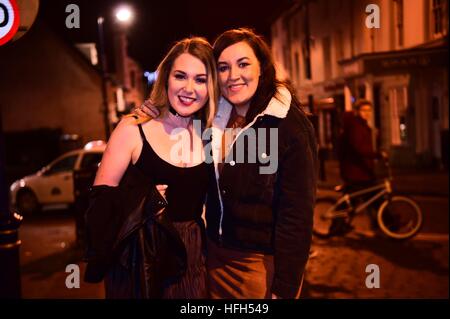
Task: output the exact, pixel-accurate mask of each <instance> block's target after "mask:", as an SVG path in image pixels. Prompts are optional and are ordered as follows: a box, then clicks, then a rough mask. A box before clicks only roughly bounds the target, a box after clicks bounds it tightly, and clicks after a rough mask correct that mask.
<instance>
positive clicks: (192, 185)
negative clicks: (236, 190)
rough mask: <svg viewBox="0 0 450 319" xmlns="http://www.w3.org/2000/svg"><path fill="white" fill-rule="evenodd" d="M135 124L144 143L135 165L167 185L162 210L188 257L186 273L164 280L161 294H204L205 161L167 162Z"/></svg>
mask: <svg viewBox="0 0 450 319" xmlns="http://www.w3.org/2000/svg"><path fill="white" fill-rule="evenodd" d="M138 127H139V132H140V134H141V138H142V143H143V145H142V151H141V154H140V156H139V159H138V160H137V162H136V163H135V166H136V167H138V168H139V169H140V170H142V171H143V172H144V173H145V174H146V175H148V177H149V180H150V182H151V183H153V184H155V185H158V184H166V185H168V187H167V190H166V198H167V202H168V206H167V208H166V211H165V213H166V214H167V216H168V217H169V219H170V220H171V221H172V222H173V224H174V226H175V228H176V229H177V231H178V233H179V235H180V238H181V240H182V241H183V243H184V245H185V247H186V252H187V257H188V266H187V271H186V274H185V275H184V276H183V277H182V278H181V279H178V280H177V281H172V282H168V283H167V284H166V287H165V289H164V294H163V298H168V299H174V298H176V299H185V298H186V299H193V298H207V296H208V294H207V290H206V267H205V247H206V244H205V227H204V223H203V219H202V218H201V216H202V212H203V204H204V201H205V197H206V192H207V188H208V187H207V184H208V170H209V168H208V164H206V163H205V162H203V163H201V164H199V165H196V166H193V167H187V168H181V167H177V166H174V165H172V164H170V163H168V162H166V161H165V160H163V159H162V158H160V157H159V156H158V154H156V152H155V151H154V150H153V148H152V147H151V145H150V143H149V142H148V141H147V138H146V136H145V134H144V131H143V129H142V126H141V125H140V124H139V125H138Z"/></svg>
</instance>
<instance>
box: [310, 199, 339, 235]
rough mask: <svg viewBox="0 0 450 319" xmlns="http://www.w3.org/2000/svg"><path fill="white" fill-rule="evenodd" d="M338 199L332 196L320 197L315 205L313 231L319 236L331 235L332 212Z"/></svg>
mask: <svg viewBox="0 0 450 319" xmlns="http://www.w3.org/2000/svg"><path fill="white" fill-rule="evenodd" d="M335 203H336V200H335V199H334V198H331V197H325V198H318V199H317V200H316V206H315V207H314V224H313V233H314V235H316V236H319V237H327V236H330V235H331V234H330V227H331V224H332V223H333V218H332V217H331V216H332V213H333V207H334V205H335Z"/></svg>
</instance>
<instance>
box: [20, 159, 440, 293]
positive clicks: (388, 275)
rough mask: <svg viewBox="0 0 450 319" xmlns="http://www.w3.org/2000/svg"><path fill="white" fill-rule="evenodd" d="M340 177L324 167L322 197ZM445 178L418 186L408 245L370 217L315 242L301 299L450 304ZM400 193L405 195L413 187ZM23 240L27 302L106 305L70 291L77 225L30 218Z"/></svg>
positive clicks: (57, 217) (93, 289)
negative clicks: (373, 268)
mask: <svg viewBox="0 0 450 319" xmlns="http://www.w3.org/2000/svg"><path fill="white" fill-rule="evenodd" d="M335 174H336V171H335V163H333V162H329V163H327V177H328V180H327V182H326V183H322V188H321V189H319V191H318V196H319V197H320V196H330V195H333V194H335V193H334V192H333V191H332V190H329V189H326V188H325V187H326V186H327V185H329V186H331V185H332V184H333V178H335V177H336V175H335ZM333 176H334V177H333ZM402 176H403V177H402V178H403V180H411V179H414V178H415V177H414V175H411V174H410V175H402ZM402 178H400V180H402ZM416 178H417V177H416ZM447 178H448V176H446V175H445V174H443V175H439V177H438V178H434V179H431V178H429V179H423V178H422V183H421V186H420V187H422V194H420V187H419V185H417V184H416V187H415V194H414V195H413V196H412V197H413V198H415V199H416V200H417V201H418V203H419V205H420V206H421V208H422V209H423V211H424V216H425V223H424V227H423V229H422V231H421V232H420V233H419V234H418V235H417V236H416V237H415V238H413V239H412V240H410V241H402V242H397V241H393V240H390V239H387V238H384V237H382V236H378V235H377V234H376V233H374V232H373V231H372V230H371V229H370V226H369V220H368V217H367V216H366V215H361V216H359V217H357V218H356V219H355V231H353V232H352V233H350V234H347V235H346V236H345V237H336V238H332V239H326V240H324V239H318V238H316V237H314V238H313V247H312V250H313V255H312V257H311V259H310V260H309V262H308V265H307V271H306V277H305V282H304V287H303V291H302V298H448V289H449V281H448V272H449V262H448V260H449V237H448V184H446V183H444V181H445V180H446V179H447ZM439 179H440V180H441V184H440V187H439V192H435V193H434V194H430V193H429V192H430V189H431V186H430V187H425V186H424V185H423V184H424V181H425V182H426V181H428V182H429V183H430V184H434V185H436V183H439V182H437V181H438V180H439ZM334 182H338V180H336V179H335V180H334ZM399 187H400V189H399V190H402V189H404V188H405V187H411V184H410V183H406V184H405V185H403V186H402V185H399ZM408 191H409V192H411V189H409V190H408ZM427 191H428V193H427ZM446 192H447V195H445V193H446ZM20 237H21V240H22V247H21V258H20V259H21V272H22V294H23V297H24V298H103V297H104V293H103V286H102V284H97V285H96V284H87V283H84V282H83V281H81V286H80V288H79V289H76V288H73V289H68V288H66V286H65V280H66V277H67V276H68V275H69V274H68V273H66V272H65V268H66V266H67V265H68V264H78V265H79V266H80V270H81V275H83V272H84V267H85V264H84V263H83V262H82V261H81V258H82V254H83V251H82V249H80V248H77V247H76V246H75V221H74V218H73V215H72V214H71V213H70V212H68V211H53V212H45V213H43V214H41V215H37V216H30V217H29V218H26V219H25V221H24V224H23V225H22V227H21V230H20ZM369 264H377V265H378V266H379V268H380V275H381V276H380V283H381V287H380V288H374V289H369V288H367V287H366V286H365V280H366V276H367V275H368V274H367V273H366V272H365V269H366V266H367V265H369Z"/></svg>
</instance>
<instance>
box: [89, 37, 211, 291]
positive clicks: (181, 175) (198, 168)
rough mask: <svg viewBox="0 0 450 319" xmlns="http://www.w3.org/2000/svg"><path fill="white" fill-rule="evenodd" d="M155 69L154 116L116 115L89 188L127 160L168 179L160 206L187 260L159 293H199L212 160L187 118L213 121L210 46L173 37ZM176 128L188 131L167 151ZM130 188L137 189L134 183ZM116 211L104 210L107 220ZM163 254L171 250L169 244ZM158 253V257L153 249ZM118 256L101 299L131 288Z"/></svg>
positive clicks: (112, 177) (106, 181)
mask: <svg viewBox="0 0 450 319" xmlns="http://www.w3.org/2000/svg"><path fill="white" fill-rule="evenodd" d="M158 73H159V76H158V79H157V81H156V83H155V85H154V87H153V90H152V93H151V99H152V101H154V105H155V107H156V108H157V109H158V110H159V115H158V116H157V117H155V118H150V117H143V118H138V119H135V118H133V117H126V118H124V119H122V121H121V122H120V123H119V125H118V126H117V128H116V129H115V130H114V132H113V134H112V136H111V138H110V140H109V141H108V146H107V148H106V151H105V153H104V155H103V158H102V161H101V165H100V167H99V170H98V172H97V176H96V178H95V182H94V187H102V186H106V187H110V188H114V187H117V186H118V185H119V184H120V183H121V182H122V181H121V180H122V177H124V173H125V172H126V171H128V170H127V168H129V167H130V166H133V167H134V168H135V170H136V169H137V170H138V172H139V173H138V175H141V176H144V178H146V179H147V181H148V182H147V184H148V185H149V186H151V185H157V184H160V185H164V184H165V185H167V186H168V194H167V196H166V197H167V203H168V204H167V207H166V209H165V210H164V212H163V214H164V215H165V220H166V221H165V225H167V224H170V229H174V233H177V234H178V236H179V239H181V242H182V245H184V248H185V250H186V251H185V253H184V254H185V256H186V257H187V260H186V264H187V267H186V271H185V273H184V275H183V276H182V277H181V278H165V281H164V282H163V283H162V285H163V289H162V291H161V295H160V297H163V298H189V299H190V298H205V297H206V296H207V290H206V268H205V255H204V250H205V249H204V248H205V247H206V243H205V242H204V237H205V236H204V224H203V220H202V218H201V215H202V211H203V205H204V201H205V196H206V192H207V185H208V179H209V175H210V174H209V172H210V170H211V168H210V166H211V165H209V164H207V161H205V156H204V152H203V143H202V137H201V132H200V130H196V129H195V125H196V123H193V122H194V120H195V119H198V120H201V123H197V124H200V125H201V126H203V127H208V126H211V122H212V119H213V117H214V114H215V108H216V104H217V97H218V86H217V74H216V65H215V61H214V56H213V52H212V47H211V45H210V44H209V43H208V42H207V41H206V40H204V39H203V38H189V39H184V40H182V41H179V42H177V43H176V44H175V45H174V46H173V47H172V48H171V50H170V51H169V53H168V54H167V55H166V57H165V58H164V59H163V61H162V62H161V63H160V65H159V67H158ZM178 134H180V136H181V137H182V136H186V137H187V138H188V139H187V141H188V143H184V141H185V140H183V146H186V147H183V148H182V149H181V152H182V154H179V153H178V152H176V153H174V152H172V151H173V150H174V149H177V143H178V144H179V141H178V139H177V138H176V137H177V135H178ZM174 137H175V138H174ZM184 144H186V145H184ZM135 175H136V174H135ZM128 191H130V190H128ZM132 191H133V192H134V193H139V192H141V190H140V189H132ZM123 204H125V205H126V203H123ZM138 204H139V203H138ZM119 205H120V203H119ZM139 205H140V204H139ZM147 206H148V205H147ZM93 213H100V212H95V211H94V212H93ZM91 215H92V214H91ZM94 215H95V214H94ZM93 217H95V216H93ZM116 218H117V217H116V216H110V219H111V220H114V219H116ZM108 219H109V218H108ZM111 220H105V221H104V224H103V225H109V224H110V223H111ZM104 231H105V230H104V228H102V229H100V228H99V227H97V228H95V229H91V234H92V237H99V236H100V235H101V234H102V232H104ZM99 234H100V235H99ZM106 235H107V234H105V236H106ZM149 236H156V234H150V235H149ZM162 253H163V254H175V252H174V251H164V252H162ZM130 255H131V253H130ZM158 258H160V256H156V259H158ZM116 259H117V258H116ZM122 261H123V260H122V259H120V260H116V262H115V263H114V264H113V265H111V266H110V267H109V270H108V272H107V274H106V277H105V288H106V297H107V298H130V297H132V295H131V294H130V293H131V291H132V289H131V288H129V287H131V285H132V282H133V279H132V274H129V273H128V271H127V268H126V267H124V266H123V264H122ZM156 262H158V260H156ZM158 267H160V268H158V270H157V271H160V272H159V273H156V274H155V276H156V277H158V276H159V277H162V272H165V271H166V270H167V269H164V267H166V268H168V267H169V265H158ZM144 268H145V267H144ZM147 268H148V267H147ZM147 270H148V269H145V270H144V271H147ZM149 270H150V271H152V269H149ZM156 279H160V278H156ZM124 282H125V283H124Z"/></svg>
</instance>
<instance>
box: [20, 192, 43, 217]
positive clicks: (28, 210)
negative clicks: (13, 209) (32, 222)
mask: <svg viewBox="0 0 450 319" xmlns="http://www.w3.org/2000/svg"><path fill="white" fill-rule="evenodd" d="M39 208H40V206H39V202H38V200H37V197H36V195H35V194H34V193H33V191H31V190H23V191H21V192H20V193H19V194H18V195H17V210H18V211H19V213H20V214H23V215H31V214H35V213H37V212H38V211H39Z"/></svg>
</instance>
